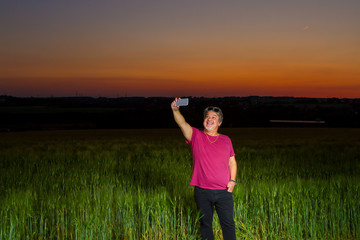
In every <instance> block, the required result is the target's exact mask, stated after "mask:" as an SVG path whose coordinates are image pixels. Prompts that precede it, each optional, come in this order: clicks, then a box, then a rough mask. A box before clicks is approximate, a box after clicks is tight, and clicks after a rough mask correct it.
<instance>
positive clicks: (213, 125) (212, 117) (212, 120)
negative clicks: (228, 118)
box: [204, 111, 221, 131]
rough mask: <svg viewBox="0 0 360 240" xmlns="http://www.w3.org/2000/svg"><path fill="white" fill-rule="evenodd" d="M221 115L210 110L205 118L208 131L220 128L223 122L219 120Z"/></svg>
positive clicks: (205, 126)
mask: <svg viewBox="0 0 360 240" xmlns="http://www.w3.org/2000/svg"><path fill="white" fill-rule="evenodd" d="M219 120H220V119H219V115H217V113H216V112H214V111H208V112H207V113H206V115H205V118H204V128H205V129H206V130H208V131H210V130H215V129H218V128H219V126H220V124H221V122H219Z"/></svg>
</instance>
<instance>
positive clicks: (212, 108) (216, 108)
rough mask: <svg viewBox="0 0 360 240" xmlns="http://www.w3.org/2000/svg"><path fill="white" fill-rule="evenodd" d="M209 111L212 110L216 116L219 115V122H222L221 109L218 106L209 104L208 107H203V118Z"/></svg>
mask: <svg viewBox="0 0 360 240" xmlns="http://www.w3.org/2000/svg"><path fill="white" fill-rule="evenodd" d="M209 111H214V112H215V113H216V114H217V115H218V116H219V122H220V123H222V121H223V119H224V116H223V113H222V111H221V109H220V108H218V107H213V106H210V107H207V108H205V110H204V119H205V117H206V114H207V113H208V112H209Z"/></svg>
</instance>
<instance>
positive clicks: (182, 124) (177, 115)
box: [171, 98, 193, 141]
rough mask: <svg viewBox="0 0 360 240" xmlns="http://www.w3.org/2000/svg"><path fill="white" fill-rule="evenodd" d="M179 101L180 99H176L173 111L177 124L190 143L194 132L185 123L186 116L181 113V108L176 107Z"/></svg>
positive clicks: (173, 103)
mask: <svg viewBox="0 0 360 240" xmlns="http://www.w3.org/2000/svg"><path fill="white" fill-rule="evenodd" d="M179 99H180V98H175V100H174V101H173V102H172V103H171V109H172V111H173V115H174V119H175V122H176V123H177V125H178V126H179V127H180V129H181V131H182V133H183V135H184V137H185V139H186V140H188V141H190V140H191V137H192V133H193V130H192V127H191V126H190V125H189V124H188V123H187V122H186V121H185V118H184V116H183V115H182V114H181V113H180V107H179V106H176V103H177V101H179Z"/></svg>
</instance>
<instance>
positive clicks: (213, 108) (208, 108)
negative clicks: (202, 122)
mask: <svg viewBox="0 0 360 240" xmlns="http://www.w3.org/2000/svg"><path fill="white" fill-rule="evenodd" d="M208 111H214V112H221V110H220V108H218V107H207V108H206V109H205V112H208Z"/></svg>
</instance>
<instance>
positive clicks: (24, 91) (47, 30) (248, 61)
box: [0, 0, 360, 98]
mask: <svg viewBox="0 0 360 240" xmlns="http://www.w3.org/2000/svg"><path fill="white" fill-rule="evenodd" d="M359 12H360V1H359V0H341V1H340V0H336V1H335V0H302V1H298V0H259V1H256V0H253V1H246V0H244V1H241V0H236V1H235V0H232V1H226V0H224V1H220V0H181V1H180V0H179V1H175V0H167V1H165V0H161V1H160V0H154V1H147V0H146V1H145V0H144V1H136V0H129V1H125V0H122V1H113V0H111V1H110V0H102V1H98V0H87V1H73V0H71V1H70V0H61V1H49V0H43V1H38V0H34V1H28V0H21V1H17V0H11V1H1V3H0V30H1V37H0V95H3V94H6V95H12V96H41V97H47V96H75V95H81V96H94V97H98V96H105V97H122V96H168V97H174V96H205V97H215V96H250V95H258V96H294V97H340V98H358V97H360V14H359Z"/></svg>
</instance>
